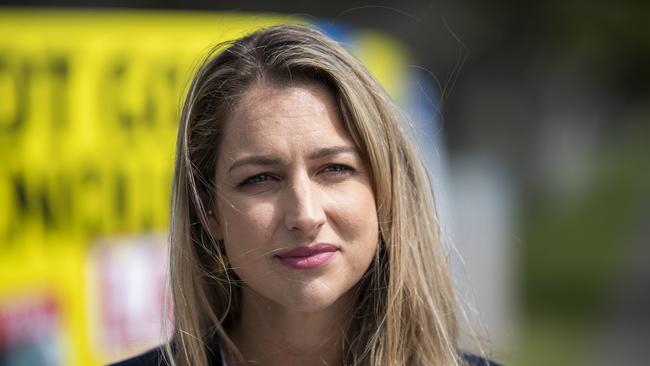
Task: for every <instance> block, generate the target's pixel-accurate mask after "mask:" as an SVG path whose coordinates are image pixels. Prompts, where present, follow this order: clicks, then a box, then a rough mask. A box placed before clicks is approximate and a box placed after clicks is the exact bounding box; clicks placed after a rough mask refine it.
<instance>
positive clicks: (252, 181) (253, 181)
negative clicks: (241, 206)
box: [239, 173, 275, 187]
mask: <svg viewBox="0 0 650 366" xmlns="http://www.w3.org/2000/svg"><path fill="white" fill-rule="evenodd" d="M273 180H275V178H274V177H273V176H271V175H270V174H267V173H262V174H257V175H253V176H252V177H248V178H246V179H244V180H243V181H242V182H241V183H239V186H240V187H246V186H254V185H260V184H264V183H266V182H270V181H273Z"/></svg>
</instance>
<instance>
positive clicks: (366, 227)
mask: <svg viewBox="0 0 650 366" xmlns="http://www.w3.org/2000/svg"><path fill="white" fill-rule="evenodd" d="M332 202H333V203H334V204H335V207H336V211H337V216H338V221H339V222H340V224H341V225H344V226H345V227H347V228H348V230H347V231H348V233H347V234H348V235H353V234H356V235H359V236H368V235H370V236H373V235H374V236H376V235H377V232H378V230H379V228H378V224H377V207H376V205H375V199H374V196H373V194H372V192H371V191H369V190H367V189H362V190H356V191H355V192H354V194H349V193H346V194H345V195H344V196H338V197H333V198H332Z"/></svg>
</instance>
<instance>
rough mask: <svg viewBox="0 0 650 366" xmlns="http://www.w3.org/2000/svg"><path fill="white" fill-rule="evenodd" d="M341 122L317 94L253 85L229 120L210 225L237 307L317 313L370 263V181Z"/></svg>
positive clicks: (311, 87) (316, 90)
mask: <svg viewBox="0 0 650 366" xmlns="http://www.w3.org/2000/svg"><path fill="white" fill-rule="evenodd" d="M340 118H341V117H340V116H339V112H338V111H337V108H336V106H335V104H334V100H333V97H332V95H331V94H330V92H329V91H328V90H327V89H325V88H324V87H322V86H319V85H316V84H301V85H293V86H269V85H262V84H258V85H256V86H254V87H252V88H251V89H250V90H249V91H248V92H247V93H246V94H245V95H244V96H243V98H242V101H241V102H240V104H239V106H238V108H237V109H236V110H235V111H234V112H233V113H232V115H231V116H230V118H229V120H228V121H227V123H226V126H225V130H224V132H223V139H222V143H221V146H220V148H219V153H218V161H217V168H216V177H215V178H216V182H217V190H218V195H217V202H216V207H217V214H216V215H215V216H216V220H214V221H213V224H214V228H215V230H214V232H215V234H216V236H217V237H218V238H223V240H224V243H225V248H226V253H227V256H228V260H229V261H230V265H231V267H232V268H233V270H234V271H235V273H236V274H237V275H238V276H239V278H240V279H241V280H242V281H243V283H244V291H245V294H244V299H246V298H247V295H246V293H247V292H248V295H251V294H252V295H259V296H261V297H262V298H263V299H265V300H270V301H271V302H272V303H273V304H275V305H279V306H281V307H282V308H284V309H286V310H297V311H314V312H315V311H319V310H323V309H326V308H327V307H329V306H331V305H332V304H334V303H335V302H336V301H337V300H339V299H341V298H342V297H343V295H345V294H346V293H348V294H350V293H351V292H349V291H350V289H351V288H352V287H353V286H354V285H355V284H356V283H357V282H359V280H360V279H361V277H362V276H363V274H364V273H365V271H366V270H367V268H368V266H369V265H370V263H371V261H372V260H373V258H374V254H375V250H376V249H377V241H378V224H377V210H376V206H375V198H374V194H373V190H372V186H371V182H370V178H369V177H370V174H369V172H368V171H367V168H366V166H365V164H364V162H363V161H362V159H361V157H360V155H359V153H358V151H357V149H356V148H355V145H354V144H353V142H352V140H351V139H350V136H349V135H348V133H347V132H346V131H345V130H344V128H343V126H342V122H341V120H340Z"/></svg>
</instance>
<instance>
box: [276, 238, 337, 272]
mask: <svg viewBox="0 0 650 366" xmlns="http://www.w3.org/2000/svg"><path fill="white" fill-rule="evenodd" d="M338 250H339V248H338V247H337V246H336V245H333V244H329V243H317V244H310V245H302V246H299V247H296V248H293V249H291V250H288V251H285V252H282V253H280V254H277V255H276V256H275V257H276V258H277V259H278V261H279V262H280V263H281V264H283V265H285V266H287V267H290V268H294V269H314V268H318V267H321V266H324V265H325V264H327V263H328V262H329V261H330V259H332V257H333V256H334V254H336V252H337V251H338Z"/></svg>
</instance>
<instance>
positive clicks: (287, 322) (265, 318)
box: [228, 289, 352, 366]
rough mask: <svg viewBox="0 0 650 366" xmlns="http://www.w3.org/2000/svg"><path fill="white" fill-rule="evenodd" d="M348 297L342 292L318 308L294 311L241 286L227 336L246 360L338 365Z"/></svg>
mask: <svg viewBox="0 0 650 366" xmlns="http://www.w3.org/2000/svg"><path fill="white" fill-rule="evenodd" d="M351 298H352V296H351V293H350V294H346V295H344V296H342V297H341V298H339V299H338V300H337V301H336V302H335V303H334V304H332V305H331V306H329V307H327V308H326V309H322V310H319V311H297V310H291V309H287V308H286V307H284V306H281V305H279V304H277V303H273V302H272V301H270V300H267V299H263V298H261V297H260V296H259V295H257V294H255V293H253V292H252V291H250V290H249V289H243V291H242V312H241V318H240V322H239V324H237V326H235V327H234V328H233V329H232V331H231V334H230V336H231V338H232V340H233V342H234V343H235V345H237V347H238V348H239V350H240V351H241V353H242V355H243V356H244V359H245V360H246V361H247V363H248V362H255V363H256V364H259V365H269V366H273V365H342V364H343V346H344V344H343V342H344V335H345V331H346V330H347V326H348V324H349V321H350V317H351V311H350V309H351V308H352V303H351ZM228 358H229V359H230V360H229V362H228V364H229V365H232V364H236V362H235V361H234V360H233V358H232V357H228Z"/></svg>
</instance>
